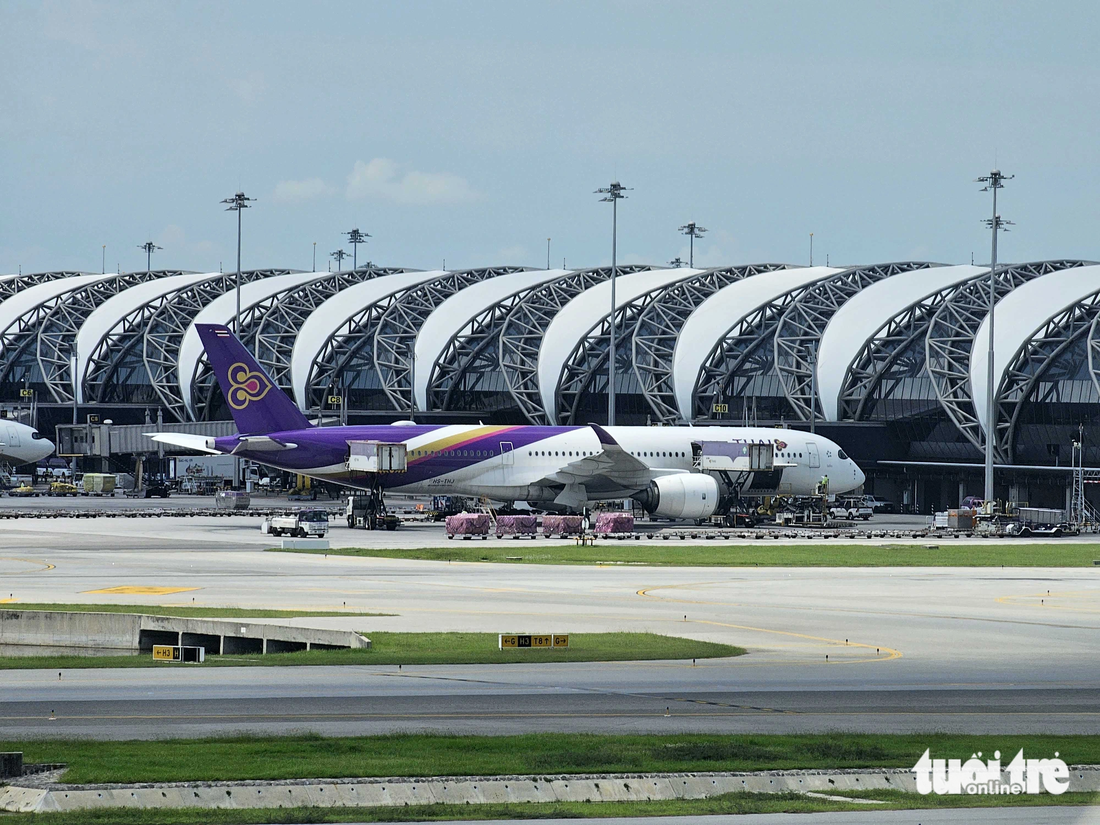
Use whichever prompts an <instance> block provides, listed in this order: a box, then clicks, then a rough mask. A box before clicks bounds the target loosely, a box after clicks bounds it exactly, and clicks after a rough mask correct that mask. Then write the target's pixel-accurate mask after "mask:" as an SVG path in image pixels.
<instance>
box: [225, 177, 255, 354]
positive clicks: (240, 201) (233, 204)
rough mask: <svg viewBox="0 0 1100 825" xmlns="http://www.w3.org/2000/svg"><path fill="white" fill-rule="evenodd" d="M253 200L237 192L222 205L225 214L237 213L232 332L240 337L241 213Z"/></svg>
mask: <svg viewBox="0 0 1100 825" xmlns="http://www.w3.org/2000/svg"><path fill="white" fill-rule="evenodd" d="M254 200H256V199H255V198H249V197H246V196H245V194H244V192H237V193H236V194H235V195H234V196H233V197H231V198H226V199H225V200H223V201H222V203H225V204H228V206H226V208H225V211H226V212H236V213H237V314H236V315H234V316H233V332H235V333H237V334H238V335H240V332H241V212H243V211H244V210H245V209H249V208H250V207H249V205H248V204H249V203H250V202H252V201H254Z"/></svg>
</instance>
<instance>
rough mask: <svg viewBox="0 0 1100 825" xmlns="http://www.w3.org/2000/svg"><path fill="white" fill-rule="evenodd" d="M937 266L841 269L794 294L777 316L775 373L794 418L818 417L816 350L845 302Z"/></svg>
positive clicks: (905, 264)
mask: <svg viewBox="0 0 1100 825" xmlns="http://www.w3.org/2000/svg"><path fill="white" fill-rule="evenodd" d="M933 266H939V264H934V263H927V262H923V261H906V262H902V263H890V264H880V265H877V266H864V267H856V268H853V269H847V270H845V271H844V272H841V273H839V274H837V275H835V276H833V277H831V278H826V279H825V280H823V281H821V282H819V283H817V284H814V285H813V286H811V287H809V288H808V289H805V290H803V291H802V292H801V294H799V296H798V297H797V298H795V299H794V301H792V302H791V305H790V306H789V307H787V309H786V311H785V312H784V313H783V317H782V318H780V320H779V325H778V327H777V328H776V331H775V336H774V341H775V369H776V372H777V373H778V375H779V378H780V381H781V382H782V385H783V391H784V393H785V394H786V396H787V399H788V400H789V401H790V403H791V408H792V409H793V411H794V413H795V415H796V416H798V418H799V419H801V420H802V421H809V420H810V410H811V405H812V407H813V408H814V409H815V410H816V413H815V414H816V415H817V416H821V415H822V412H823V407H822V404H821V398H820V395H818V396H817V397H814V396H813V392H812V384H813V371H814V370H816V368H817V365H816V363H815V361H816V355H817V349H818V347H819V345H820V343H821V336H822V335H823V334H824V332H825V329H826V327H827V326H828V324H829V321H830V320H832V317H833V316H834V315H835V314H836V312H837V310H839V309H840V307H842V306H843V305H844V303H845V302H846V301H848V299H849V298H851V297H852V296H854V295H855V294H857V293H858V292H859V291H860V290H861V289H864V288H865V287H868V286H870V285H871V284H874V283H877V282H878V281H881V280H882V279H884V278H889V277H890V276H892V275H897V274H899V273H903V272H911V271H913V270H915V269H928V268H930V267H933Z"/></svg>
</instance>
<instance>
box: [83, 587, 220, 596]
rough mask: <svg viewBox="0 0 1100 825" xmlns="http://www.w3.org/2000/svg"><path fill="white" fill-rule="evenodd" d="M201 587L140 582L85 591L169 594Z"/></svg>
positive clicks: (150, 594) (123, 593) (132, 594)
mask: <svg viewBox="0 0 1100 825" xmlns="http://www.w3.org/2000/svg"><path fill="white" fill-rule="evenodd" d="M201 589H202V588H201V587H146V586H144V585H140V584H124V585H120V586H119V587H107V588H104V589H103V590H85V591H83V592H85V593H108V594H117V595H127V596H137V595H141V596H167V595H168V594H169V593H186V592H189V591H191V590H201Z"/></svg>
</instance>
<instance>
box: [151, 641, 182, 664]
mask: <svg viewBox="0 0 1100 825" xmlns="http://www.w3.org/2000/svg"><path fill="white" fill-rule="evenodd" d="M153 658H154V659H156V660H157V661H158V662H182V661H183V648H182V647H175V646H173V645H153Z"/></svg>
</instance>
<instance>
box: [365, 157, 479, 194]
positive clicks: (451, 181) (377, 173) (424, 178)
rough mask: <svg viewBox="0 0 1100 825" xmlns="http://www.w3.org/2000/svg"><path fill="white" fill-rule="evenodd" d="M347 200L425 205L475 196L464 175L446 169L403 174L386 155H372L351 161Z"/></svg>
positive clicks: (414, 171)
mask: <svg viewBox="0 0 1100 825" xmlns="http://www.w3.org/2000/svg"><path fill="white" fill-rule="evenodd" d="M347 197H348V200H358V199H360V198H382V199H384V200H391V201H395V202H396V203H404V204H415V205H426V204H440V203H463V202H465V201H471V200H476V199H477V198H478V197H479V196H478V193H477V192H475V191H474V190H473V189H472V188H471V187H470V184H469V183H468V182H467V181H466V179H465V178H462V177H459V176H458V175H452V174H451V173H450V172H418V171H416V170H411V171H408V172H406V173H405V174H404V175H402V174H401V172H400V170H399V168H398V166H397V164H396V163H394V161H392V160H390V159H389V158H374V159H373V160H371V161H370V162H368V163H364V162H363V161H361V160H357V161H355V167H354V168H353V169H352V170H351V174H350V175H349V176H348V188H347Z"/></svg>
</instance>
